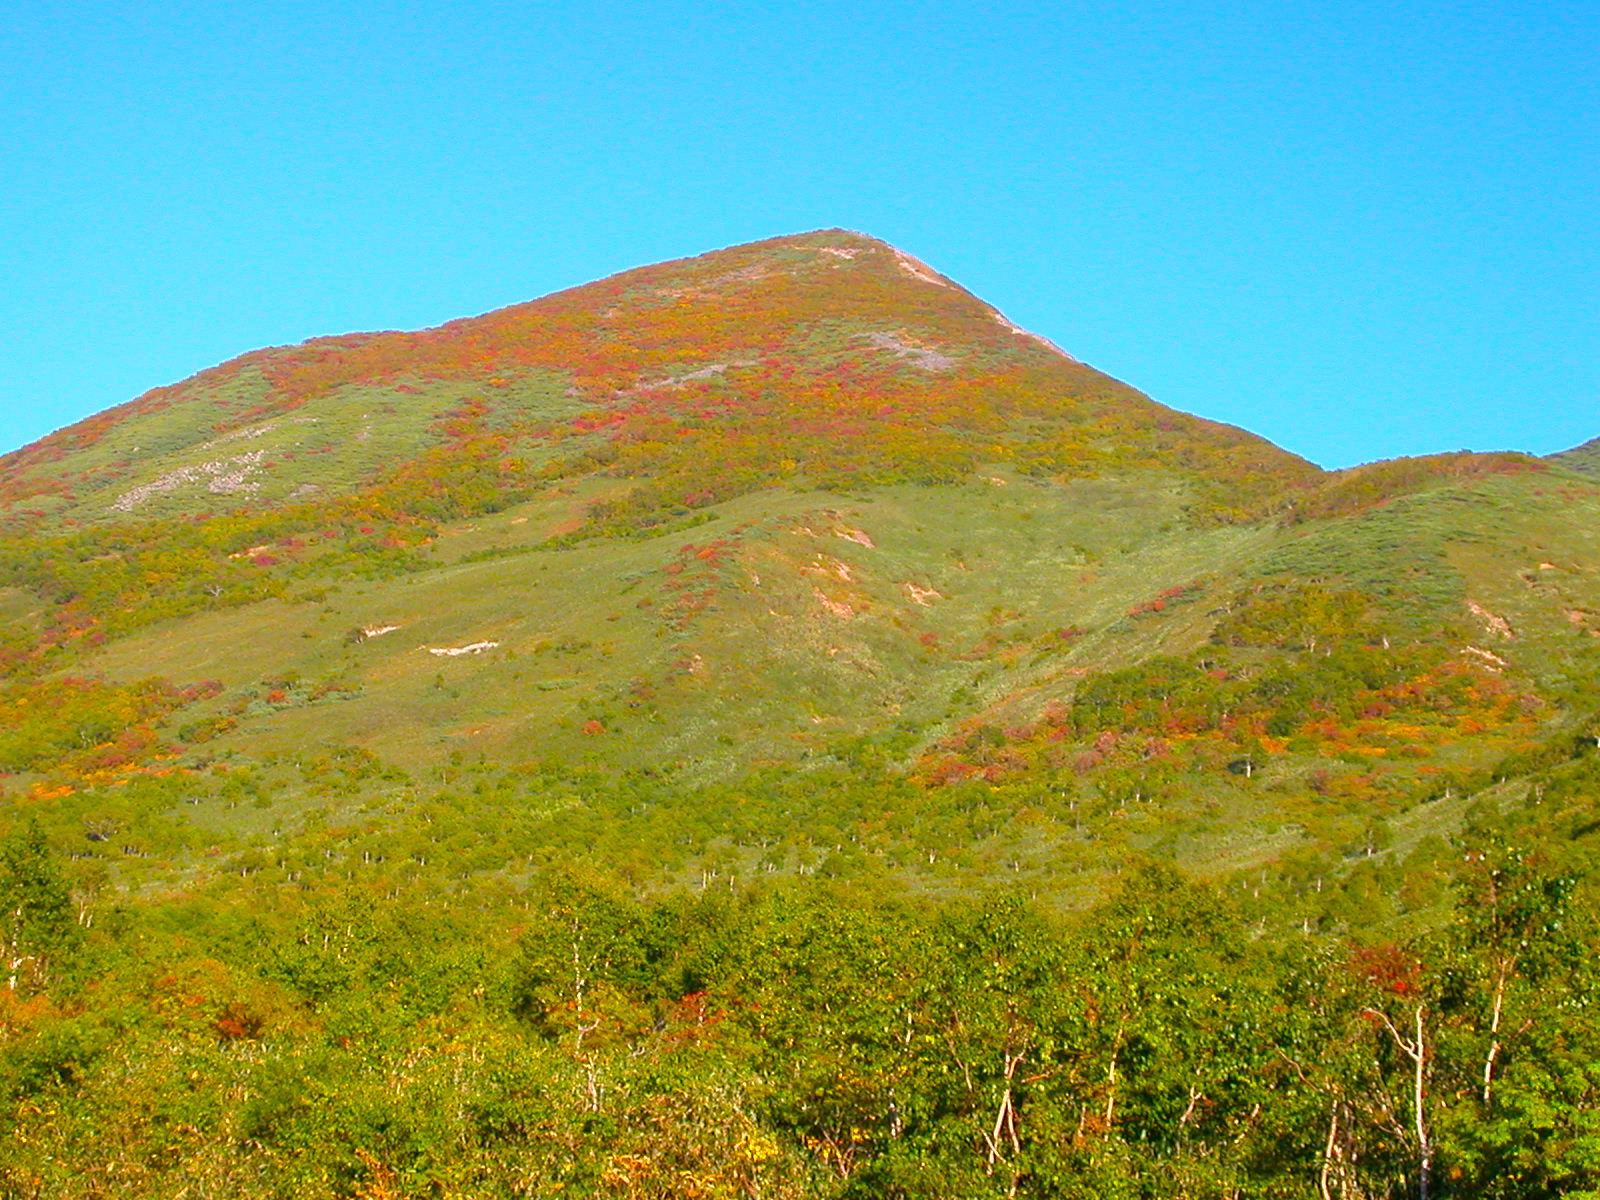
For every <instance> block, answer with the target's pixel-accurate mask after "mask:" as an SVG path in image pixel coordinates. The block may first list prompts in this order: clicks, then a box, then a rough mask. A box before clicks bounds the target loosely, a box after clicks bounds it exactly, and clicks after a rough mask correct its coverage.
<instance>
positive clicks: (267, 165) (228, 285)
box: [0, 0, 1600, 466]
mask: <svg viewBox="0 0 1600 1200" xmlns="http://www.w3.org/2000/svg"><path fill="white" fill-rule="evenodd" d="M0 27H3V30H4V38H3V39H0V281H3V287H0V322H3V325H0V328H3V331H4V352H3V355H0V409H3V411H0V450H4V449H9V448H12V447H14V446H17V445H20V444H22V443H24V442H26V441H28V440H31V439H32V438H34V437H37V436H39V435H40V434H43V433H45V432H47V431H48V430H50V429H52V428H55V427H57V426H60V425H62V424H66V423H68V422H70V421H72V420H75V419H77V418H79V417H82V416H86V415H88V414H89V413H91V412H95V411H97V410H99V409H102V408H105V407H108V406H110V405H112V404H115V403H118V402H120V401H123V400H126V399H129V398H131V397H132V396H134V395H136V394H138V393H139V392H142V391H144V390H146V389H147V388H149V387H152V386H155V385H158V384H163V383H170V382H173V381H175V380H178V379H181V378H183V377H185V376H187V375H189V374H191V373H193V372H194V371H197V370H199V369H201V368H204V367H206V366H209V365H212V364H214V363H216V362H219V361H221V360H223V359H226V358H229V357H232V356H233V355H235V354H237V353H240V352H243V351H245V350H249V349H253V348H255V347H258V346H262V345H271V344H278V343H284V342H295V341H300V340H302V339H304V338H307V337H313V336H317V335H321V334H329V333H339V332H345V331H348V330H352V329H375V328H417V327H422V326H426V325H431V324H437V323H438V322H440V321H444V320H447V319H449V318H452V317H457V316H464V315H467V314H470V313H475V312H482V311H485V310H487V309H491V308H496V307H499V306H501V305H504V304H508V303H512V302H515V301H519V300H526V299H531V298H532V297H534V296H537V295H541V294H543V293H545V292H548V291H552V290H555V289H557V288H560V287H566V286H570V285H573V284H577V283H583V282H586V281H588V280H590V279H594V278H598V277H600V276H603V275H606V274H609V273H611V272H613V271H616V270H620V269H623V268H626V267H630V266H637V265H640V264H643V263H647V262H653V261H657V260H660V259H664V258H676V257H682V256H684V255H689V254H695V253H699V252H701V251H704V250H709V249H713V248H716V247H719V246H724V245H729V244H732V243H735V242H742V241H749V240H753V239H756V238H761V237H770V236H774V235H777V234H783V233H794V232H799V231H802V230H806V229H815V228H822V227H827V226H845V227H848V228H853V229H858V230H861V231H863V232H866V233H871V234H873V235H875V236H878V237H882V238H885V239H886V240H888V241H891V242H893V243H895V244H896V245H899V246H901V247H902V248H904V249H906V250H908V251H909V252H911V253H913V254H916V255H918V256H919V257H921V258H924V259H926V260H927V261H928V262H930V263H931V264H933V265H934V266H935V267H937V268H938V269H939V270H941V271H944V272H945V273H947V274H949V275H951V276H953V277H954V278H956V279H958V280H960V281H961V282H962V283H964V284H966V285H967V286H968V287H970V288H971V289H972V290H973V291H975V292H977V293H978V294H979V295H981V296H983V297H984V298H985V299H987V300H989V301H991V302H992V303H994V304H996V305H997V306H998V307H1000V308H1001V309H1003V310H1004V311H1005V312H1006V313H1007V314H1008V315H1009V316H1011V317H1012V319H1013V320H1015V321H1017V322H1019V323H1020V324H1022V325H1025V326H1027V327H1029V328H1031V329H1034V330H1036V331H1038V332H1039V333H1042V334H1045V335H1046V336H1048V337H1050V338H1051V339H1052V340H1054V341H1056V342H1058V343H1059V344H1060V345H1062V346H1063V347H1065V348H1066V349H1068V350H1069V351H1071V352H1072V353H1073V354H1075V355H1076V356H1078V357H1080V358H1082V359H1084V360H1085V361H1087V362H1090V363H1093V364H1095V365H1096V366H1099V367H1101V368H1102V369H1104V370H1107V371H1109V372H1111V373H1112V374H1114V375H1117V376H1119V377H1120V378H1123V379H1125V380H1127V381H1128V382H1130V383H1132V384H1134V385H1136V386H1138V387H1140V388H1142V389H1144V390H1145V391H1147V392H1149V393H1150V394H1151V395H1153V396H1154V397H1155V398H1156V399H1158V400H1161V401H1163V402H1165V403H1167V404H1171V405H1174V406H1175V407H1178V408H1183V409H1187V410H1190V411H1193V412H1198V413H1201V414H1203V415H1206V416H1210V417H1214V418H1218V419H1221V420H1226V421H1231V422H1234V423H1237V424H1240V425H1243V426H1245V427H1246V428H1249V429H1252V430H1255V431H1256V432H1258V433H1262V434H1265V435H1266V436H1268V437H1270V438H1272V439H1273V440H1274V441H1277V442H1278V443H1280V444H1281V445H1283V446H1285V447H1287V448H1289V449H1291V450H1295V451H1297V452H1299V453H1301V454H1304V455H1306V456H1307V457H1309V458H1311V459H1313V460H1314V461H1317V462H1319V463H1322V464H1323V465H1325V466H1342V465H1348V464H1350V463H1353V462H1358V461H1365V460H1369V459H1373V458H1382V457H1390V456H1394V455H1398V454H1413V453H1425V452H1430V451H1437V450H1448V449H1458V448H1462V447H1470V448H1473V449H1491V448H1502V447H1514V448H1523V449H1529V450H1534V451H1538V452H1546V451H1551V450H1555V449H1559V448H1561V447H1564V446H1567V445H1571V444H1573V443H1575V442H1579V441H1583V440H1585V439H1587V438H1589V437H1593V436H1596V435H1600V404H1597V403H1596V401H1597V399H1600V387H1597V382H1600V285H1597V281H1600V254H1597V244H1600V235H1597V228H1600V220H1597V217H1600V166H1597V164H1600V131H1597V114H1600V87H1597V79H1600V69H1597V63H1600V5H1596V4H1594V3H1593V0H1577V2H1573V3H1541V2H1539V0H1530V2H1528V3H1519V4H1512V3H1497V4H1474V3H1450V4H1445V3H1435V4H1427V3H1410V2H1406V0H1399V2H1396V3H1370V2H1363V0H1341V2H1339V3H1336V4H1335V3H1318V2H1313V3H1309V4H1307V3H1297V4H1287V3H1281V2H1279V3H1271V4H1263V3H1258V2H1255V0H1241V2H1237V3H1231V4H1226V5H1222V4H1217V3H1216V2H1215V0H1195V2H1174V3H1166V4H1145V5H1133V6H1123V5H1107V4H1104V3H1095V4H1077V3H1070V2H1069V3H1041V4H1007V3H988V4H976V3H968V4H958V3H893V2H888V3H885V2H879V3H873V4H861V3H837V2H834V0H822V2H818V3H792V4H788V5H784V6H781V10H780V11H778V12H777V13H773V12H769V11H764V10H763V9H762V8H761V7H760V6H757V5H753V4H749V3H743V4H737V5H735V4H725V3H719V2H707V3H699V4H695V5H690V4H685V3H673V4H667V3H652V2H649V0H640V2H636V3H584V4H578V3H562V2H555V3H549V2H547V3H523V4H493V3H482V2H478V0H461V2H456V3H448V4H446V3H413V4H385V3H362V4H340V3H337V2H326V3H316V4H311V3H296V2H280V0H256V2H254V3H249V4H245V3H239V4H205V3H193V2H185V0H175V2H173V3H165V4H162V5H159V6H157V5H149V4H146V3H138V4H133V3H94V2H92V0H88V2H85V3H82V4H75V5H66V4H32V5H22V4H18V5H12V6H9V8H8V10H7V13H6V16H5V17H4V19H3V21H0Z"/></svg>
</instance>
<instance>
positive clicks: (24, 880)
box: [0, 820, 80, 992]
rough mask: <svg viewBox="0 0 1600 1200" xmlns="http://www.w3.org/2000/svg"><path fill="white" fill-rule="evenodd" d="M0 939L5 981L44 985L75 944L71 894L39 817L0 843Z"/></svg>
mask: <svg viewBox="0 0 1600 1200" xmlns="http://www.w3.org/2000/svg"><path fill="white" fill-rule="evenodd" d="M0 914H3V918H0V939H3V949H4V953H5V970H6V976H7V978H6V986H7V987H8V988H9V989H10V990H11V991H13V992H16V991H19V990H23V989H26V988H30V987H32V988H43V987H44V986H45V985H46V984H47V983H48V982H49V977H50V971H51V968H52V967H53V966H56V965H58V964H59V963H60V962H61V961H63V960H65V959H66V958H68V957H69V956H70V954H71V952H72V951H73V950H74V949H76V947H77V944H78V941H79V938H80V931H79V929H78V924H77V921H76V919H75V916H74V912H73V906H72V893H71V891H70V890H69V889H68V887H67V883H66V880H65V879H63V878H62V875H61V871H60V870H59V868H58V867H57V866H56V861H55V856H54V855H53V854H52V853H51V852H50V847H49V846H48V845H47V844H46V843H45V840H44V833H43V832H42V831H41V830H40V828H39V824H38V822H37V821H31V820H30V821H29V822H28V824H27V825H26V826H25V827H24V828H23V829H21V830H19V831H17V832H14V833H12V834H11V835H10V836H9V837H7V838H6V839H5V840H4V841H3V842H0Z"/></svg>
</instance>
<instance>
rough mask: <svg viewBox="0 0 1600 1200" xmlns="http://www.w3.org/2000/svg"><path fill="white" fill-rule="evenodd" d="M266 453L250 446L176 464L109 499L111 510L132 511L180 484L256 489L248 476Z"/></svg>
mask: <svg viewBox="0 0 1600 1200" xmlns="http://www.w3.org/2000/svg"><path fill="white" fill-rule="evenodd" d="M266 456H267V452H266V451H265V450H251V451H250V452H248V453H246V454H236V455H234V456H233V457H232V458H218V459H212V460H211V461H210V462H203V463H198V464H196V465H195V466H191V467H178V468H177V469H176V470H173V471H168V472H167V473H166V474H165V475H163V476H161V478H159V479H156V480H152V481H151V482H150V483H142V484H140V485H139V486H138V487H134V488H129V489H128V490H127V491H126V492H123V493H122V495H120V496H118V497H117V498H116V499H115V500H113V501H112V502H111V506H110V511H112V512H132V511H133V510H134V509H136V508H138V507H139V506H140V505H141V504H143V503H144V502H145V501H147V500H149V499H150V498H151V497H152V496H156V495H159V494H161V493H163V492H175V491H177V490H178V489H179V488H182V487H187V486H190V485H194V484H204V485H205V486H206V490H207V491H209V492H211V493H213V494H214V495H218V496H231V495H235V494H237V493H239V492H255V491H258V490H259V489H260V485H259V484H256V483H252V482H251V481H250V476H251V475H253V474H254V473H255V472H256V471H257V470H258V469H259V467H260V465H261V460H262V459H264V458H265V457H266Z"/></svg>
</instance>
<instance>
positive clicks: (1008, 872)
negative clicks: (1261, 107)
mask: <svg viewBox="0 0 1600 1200" xmlns="http://www.w3.org/2000/svg"><path fill="white" fill-rule="evenodd" d="M1582 450H1583V448H1579V450H1578V451H1573V452H1569V453H1568V454H1567V455H1565V456H1562V455H1558V456H1553V457H1552V458H1550V459H1544V460H1540V459H1536V458H1532V457H1530V456H1527V455H1523V454H1516V453H1503V454H1468V453H1464V452H1463V453H1456V454H1441V455H1436V456H1429V457H1426V458H1418V459H1402V460H1395V461H1392V462H1384V463H1374V464H1369V465H1366V466H1362V467H1357V468H1354V469H1351V470H1348V471H1341V472H1333V473H1329V472H1323V471H1321V470H1319V469H1318V468H1316V467H1315V466H1313V465H1311V464H1309V463H1307V462H1305V461H1303V460H1301V459H1299V458H1297V457H1296V456H1294V455H1292V454H1289V453H1287V452H1285V451H1283V450H1280V449H1278V448H1277V447H1274V446H1273V445H1271V444H1270V443H1268V442H1266V441H1264V440H1263V439H1260V438H1258V437H1255V436H1254V435H1252V434H1249V433H1246V432H1244V431H1242V430H1238V429H1234V428H1231V427H1229V426H1225V425H1221V424H1217V423H1215V422H1211V421H1207V420H1204V419H1202V418H1199V417H1194V416H1190V415H1188V414H1184V413H1178V412H1175V411H1173V410H1171V409H1168V408H1165V407H1164V406H1162V405H1160V404H1158V403H1156V402H1155V401H1153V400H1151V399H1149V398H1148V397H1145V396H1143V395H1142V394H1140V393H1139V392H1137V391H1135V390H1134V389H1132V388H1130V387H1128V386H1126V385H1124V384H1121V383H1119V382H1117V381H1115V380H1112V379H1110V378H1109V377H1107V376H1105V375H1103V374H1101V373H1100V372H1098V371H1095V370H1094V369H1093V368H1091V367H1089V366H1086V365H1085V364H1082V363H1080V362H1077V361H1076V360H1074V359H1072V358H1071V357H1070V356H1068V355H1067V354H1065V353H1064V352H1063V351H1061V350H1060V349H1058V348H1056V347H1054V346H1052V345H1050V344H1049V343H1047V342H1044V341H1042V340H1041V339H1038V338H1036V337H1034V336H1033V335H1030V334H1028V333H1026V332H1025V331H1022V330H1020V329H1018V328H1016V327H1015V326H1013V325H1012V324H1011V323H1010V322H1008V321H1007V320H1006V319H1005V318H1004V317H1003V316H1002V315H1001V314H1000V313H999V312H997V311H996V310H995V309H993V308H992V307H990V306H989V305H988V304H986V303H985V302H983V301H982V300H980V299H978V298H977V297H975V296H973V295H971V294H970V293H968V292H967V291H965V290H964V289H962V288H961V287H960V286H959V285H958V284H956V283H955V282H954V281H952V280H949V279H947V278H945V277H943V276H941V275H939V274H937V273H936V272H935V271H933V270H932V269H931V268H929V267H927V266H926V265H925V264H922V263H920V262H918V261H916V260H915V259H912V258H910V257H909V256H907V255H905V254H903V253H902V252H900V251H898V250H896V249H894V248H893V247H890V246H888V245H886V244H884V243H882V242H879V241H876V240H874V239H871V238H868V237H864V236H862V235H859V234H853V233H848V232H845V231H841V230H828V231H822V232H818V233H811V234H803V235H799V236H796V237H788V238H778V239H773V240H771V241H766V242H758V243H754V244H752V245H748V246H741V247H735V248H732V249H729V250H723V251H718V252H715V253H712V254H707V255H703V256H700V257H698V258H692V259H686V260H682V261H679V262H673V263H665V264H660V265H658V266H653V267H646V268H643V269H640V270H636V271H629V272H625V273H623V274H621V275H617V276H613V277H611V278H609V279H606V280H602V281H600V282H598V283H594V284H589V285H587V286H584V287H580V288H574V289H572V290H570V291H566V292H561V293H557V294H555V295H553V296H548V297H545V298H543V299H541V300H536V301H533V302H531V303H528V304H523V305H517V306H514V307H512V308H509V309H504V310H501V311H498V312H494V313H489V314H486V315H484V316H480V317H475V318H469V319H465V320H461V321H455V322H451V323H450V324H447V325H444V326H441V327H439V328H438V329H434V330H428V331H423V332H420V333H395V332H390V333H373V334H358V335H347V336H342V337H333V338H322V339H317V340H314V341H311V342H307V343H305V344H303V345H300V346H294V347H282V348H277V349H269V350H262V351H256V352H254V353H251V354H246V355H244V356H242V357H240V358H238V359H235V360H233V361H231V362H229V363H225V364H223V365H221V366H219V367H215V368H212V369H211V370H208V371H205V372H202V373H201V374H200V375H198V376H195V377H194V378H193V379H190V380H187V381H184V382H182V383H179V384H176V385H173V386H171V387H165V388H158V389H156V390H155V391H152V392H150V393H147V394H146V395H145V396H142V397H140V398H139V399H137V400H134V401H132V402H130V403H129V404H127V405H124V406H122V407H120V408H117V409H112V410H110V411H108V412H106V413H103V414H100V415H98V416H96V417H93V418H90V419H89V420H87V421H84V422H81V423H80V424H78V425H75V426H72V427H70V428H68V429H66V430H62V431H60V432H59V433H57V434H54V435H51V436H50V437H48V438H45V439H43V440H42V441H40V442H38V443H35V444H34V445H32V446H29V447H26V448H24V449H22V450H19V451H17V452H15V453H13V454H10V455H7V456H5V457H4V458H3V459H0V664H3V669H4V678H3V681H0V800H3V807H4V820H3V821H0V826H3V828H0V835H4V841H3V846H0V898H3V899H4V900H5V904H4V911H6V912H9V913H12V914H13V916H12V918H11V920H10V923H9V925H7V926H6V931H5V934H4V936H5V938H6V939H7V946H8V948H9V950H8V953H9V959H8V961H9V963H10V966H9V969H8V972H9V979H8V986H7V987H6V988H4V989H0V1093H3V1095H4V1097H5V1101H4V1102H5V1103H6V1104H7V1105H8V1113H9V1115H10V1118H11V1123H10V1130H11V1132H10V1133H9V1134H8V1135H7V1136H6V1137H5V1138H4V1139H0V1178H3V1179H4V1180H5V1187H6V1189H7V1190H8V1191H10V1192H12V1193H14V1194H17V1195H36V1196H46V1195H50V1196H71V1195H82V1196H90V1195H107V1194H117V1195H149V1196H158V1195H175V1194H179V1193H180V1192H185V1191H187V1194H191V1195H210V1196H232V1195H282V1196H302V1195H304V1196H325V1195H349V1196H369V1197H376V1196H411V1195H416V1196H425V1195H426V1196H435V1195H485V1196H513V1195H515V1196H521V1195H546V1194H555V1193H556V1192H562V1193H563V1194H599V1195H623V1196H669V1195H670V1196H688V1195H701V1196H801V1195H837V1196H868V1195H871V1196H913V1195H917V1196H922V1195H926V1196H966V1195H973V1196H980V1195H991V1194H992V1195H997V1196H998V1195H1008V1196H1014V1195H1040V1196H1043V1195H1085V1196H1087V1195H1095V1196H1106V1195H1130V1196H1132V1195H1141V1196H1193V1195H1219V1196H1220V1195H1259V1196H1279V1195H1305V1194H1313V1193H1314V1192H1316V1191H1317V1189H1320V1193H1319V1194H1322V1195H1325V1196H1341V1197H1368V1196H1388V1195H1423V1194H1428V1195H1445V1194H1460V1195H1505V1196H1526V1195H1558V1194H1582V1191H1583V1189H1585V1188H1588V1189H1591V1190H1593V1189H1597V1188H1600V1158H1597V1157H1596V1155H1595V1151H1594V1147H1595V1146H1596V1144H1597V1143H1596V1141H1595V1138H1596V1136H1597V1132H1600V1131H1597V1130H1596V1128H1595V1127H1594V1122H1593V1120H1592V1119H1591V1118H1590V1117H1589V1116H1588V1115H1587V1114H1591V1113H1593V1112H1595V1111H1600V1104H1597V1103H1596V1101H1597V1100H1600V1094H1597V1088H1600V1077H1597V1076H1595V1074H1594V1072H1593V1070H1592V1066H1591V1064H1590V1063H1589V1059H1592V1057H1593V1055H1592V1054H1588V1055H1586V1053H1585V1051H1584V1047H1586V1046H1587V1047H1592V1046H1593V1045H1594V1044H1595V1041H1594V1034H1595V1031H1594V1030H1593V1028H1592V1018H1591V1015H1590V1014H1589V1013H1588V1010H1587V1008H1586V1007H1585V1006H1584V1005H1583V1004H1582V1003H1581V997H1582V996H1583V995H1584V994H1585V993H1586V990H1587V989H1590V988H1592V986H1593V980H1592V978H1591V976H1592V971H1591V970H1590V968H1589V967H1588V966H1587V965H1586V964H1588V963H1590V962H1593V961H1595V958H1594V956H1593V955H1592V954H1588V953H1586V951H1587V950H1592V949H1593V948H1594V945H1595V939H1596V933H1595V929H1594V921H1593V915H1594V903H1593V902H1594V892H1593V883H1592V876H1591V871H1592V865H1593V863H1594V861H1595V859H1596V856H1597V851H1600V840H1597V839H1600V817H1596V815H1595V812H1594V800H1593V797H1594V790H1593V788H1594V783H1593V777H1594V773H1595V770H1596V766H1595V764H1596V762H1600V759H1596V758H1595V756H1594V751H1595V747H1596V745H1597V744H1600V687H1597V686H1596V684H1595V682H1594V681H1595V679H1596V678H1600V533H1596V532H1595V531H1596V530H1600V479H1597V478H1595V477H1594V475H1593V474H1591V473H1589V472H1588V465H1589V464H1588V458H1587V457H1585V456H1584V455H1583V454H1582V453H1581V451H1582ZM1591 457H1592V456H1591ZM1535 1143H1537V1144H1539V1145H1540V1146H1542V1147H1544V1149H1543V1150H1542V1151H1541V1152H1540V1153H1534V1152H1533V1151H1532V1149H1531V1147H1532V1146H1533V1145H1534V1144H1535Z"/></svg>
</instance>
